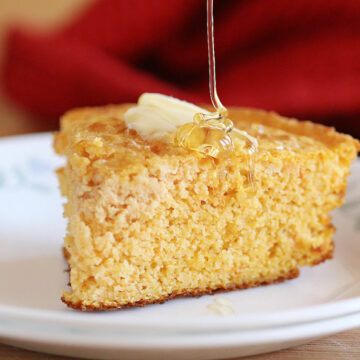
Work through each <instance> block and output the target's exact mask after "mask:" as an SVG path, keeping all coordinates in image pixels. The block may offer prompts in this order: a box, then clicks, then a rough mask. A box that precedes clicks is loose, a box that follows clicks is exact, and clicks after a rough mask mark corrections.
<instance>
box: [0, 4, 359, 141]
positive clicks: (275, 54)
mask: <svg viewBox="0 0 360 360" xmlns="http://www.w3.org/2000/svg"><path fill="white" fill-rule="evenodd" d="M205 11H206V7H205V0H170V1H169V0H152V1H145V0H132V1H128V0H100V1H98V2H96V3H95V4H94V5H92V6H91V7H90V8H89V9H88V10H87V11H86V12H85V13H83V14H82V16H80V17H79V18H78V19H77V20H76V21H75V22H74V23H73V24H71V25H70V26H68V27H67V28H65V29H63V30H62V31H60V32H57V33H53V34H47V35H44V34H38V33H32V32H30V31H29V30H21V29H14V30H13V31H12V32H10V34H9V39H8V48H7V56H6V62H5V67H4V69H3V70H4V71H3V82H4V85H5V90H6V92H7V94H8V95H9V96H10V97H12V98H13V99H14V100H16V101H17V102H18V103H19V104H21V105H22V106H23V107H24V108H26V109H28V110H29V111H31V112H33V113H35V114H38V115H42V117H45V118H47V119H50V118H55V117H58V116H59V115H60V114H62V113H63V112H64V111H66V110H67V109H69V108H72V107H76V106H86V105H98V104H107V103H121V102H129V101H132V102H134V101H136V100H137V97H138V96H139V95H140V94H141V93H143V92H145V91H148V92H160V93H164V94H169V95H173V96H176V97H179V98H182V99H185V100H189V101H193V102H206V103H209V102H210V100H209V93H208V68H207V48H206V13H205ZM215 44H216V64H217V75H218V80H217V81H218V92H219V95H220V98H221V99H222V102H223V103H224V104H225V105H226V106H230V105H242V106H252V107H260V108H265V109H273V110H276V111H278V112H280V113H282V114H286V115H296V116H299V117H310V118H315V119H322V120H325V121H326V122H328V123H331V122H333V123H335V125H338V127H339V128H340V129H342V130H345V131H349V132H352V133H353V134H358V135H359V136H360V119H359V120H358V121H354V119H356V117H357V115H360V1H358V0H347V1H344V0H297V1H289V0H276V1H274V0H251V1H244V0H243V1H239V0H226V1H225V0H223V1H219V0H215ZM337 119H341V121H337V122H336V120H337Z"/></svg>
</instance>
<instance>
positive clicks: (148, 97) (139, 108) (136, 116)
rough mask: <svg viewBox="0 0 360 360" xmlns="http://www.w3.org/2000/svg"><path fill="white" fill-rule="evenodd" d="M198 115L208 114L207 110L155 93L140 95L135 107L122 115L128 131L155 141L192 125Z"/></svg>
mask: <svg viewBox="0 0 360 360" xmlns="http://www.w3.org/2000/svg"><path fill="white" fill-rule="evenodd" d="M198 113H202V114H210V113H209V112H208V111H207V110H205V109H203V108H201V107H199V106H196V105H194V104H191V103H189V102H187V101H183V100H179V99H176V98H174V97H171V96H166V95H162V94H157V93H144V94H142V95H141V96H140V97H139V99H138V103H137V105H136V106H134V107H132V108H130V109H128V110H127V111H126V112H125V114H124V115H123V120H124V121H125V123H126V125H127V127H128V128H129V129H133V130H135V131H136V132H137V133H138V134H139V135H140V136H141V137H142V138H144V139H147V140H157V139H161V138H163V137H165V136H166V135H168V134H170V133H174V132H176V131H177V129H178V128H179V127H180V126H182V125H184V124H187V123H192V122H193V119H194V116H195V115H196V114H198Z"/></svg>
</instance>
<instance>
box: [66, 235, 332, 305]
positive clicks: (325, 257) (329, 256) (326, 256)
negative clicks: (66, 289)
mask: <svg viewBox="0 0 360 360" xmlns="http://www.w3.org/2000/svg"><path fill="white" fill-rule="evenodd" d="M332 244H333V242H332ZM333 246H334V245H332V248H331V249H330V250H329V251H328V252H327V253H326V254H324V255H323V257H322V258H320V259H319V260H318V261H316V262H314V263H313V264H312V265H318V264H320V263H322V262H324V261H326V260H330V259H332V257H333ZM63 254H64V257H65V259H66V260H67V259H68V257H69V254H68V252H67V250H66V249H65V248H63ZM69 271H70V268H69ZM299 275H300V270H299V269H298V268H294V269H292V270H291V271H290V272H289V273H288V274H287V275H286V276H280V277H278V278H277V279H275V280H273V281H263V282H260V281H258V282H254V283H252V284H242V285H235V284H233V285H229V286H227V287H226V288H224V287H219V288H217V289H207V290H203V291H197V290H193V291H184V292H182V293H180V294H177V293H171V294H169V295H168V296H165V297H163V298H162V299H157V300H153V301H145V300H140V301H137V302H134V303H129V304H126V305H121V304H117V305H114V306H100V307H94V306H84V305H82V304H81V303H73V302H71V301H66V300H65V298H64V296H62V297H61V301H62V302H64V303H65V304H66V305H67V306H69V307H71V308H72V309H75V310H81V311H114V310H118V309H128V308H132V307H144V306H146V305H151V304H163V303H164V302H166V301H169V300H172V299H176V298H181V297H200V296H203V295H215V294H218V293H224V292H229V291H234V290H246V289H250V288H254V287H258V286H267V285H272V284H277V283H281V282H284V281H286V280H292V279H296V278H297V277H299ZM68 285H70V283H69V284H68Z"/></svg>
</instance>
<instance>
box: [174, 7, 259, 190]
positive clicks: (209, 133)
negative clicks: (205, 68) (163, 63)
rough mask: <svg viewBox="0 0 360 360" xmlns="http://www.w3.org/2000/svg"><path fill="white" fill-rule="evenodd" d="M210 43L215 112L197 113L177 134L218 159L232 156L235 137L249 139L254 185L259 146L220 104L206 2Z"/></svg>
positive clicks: (211, 17) (178, 138) (183, 142)
mask: <svg viewBox="0 0 360 360" xmlns="http://www.w3.org/2000/svg"><path fill="white" fill-rule="evenodd" d="M207 44H208V61H209V90H210V99H211V102H212V105H213V107H214V108H215V111H214V112H212V113H207V114H202V113H197V114H195V116H194V121H193V122H192V123H187V124H185V125H183V126H182V127H180V129H179V130H178V132H177V134H176V141H177V143H178V144H179V145H181V146H183V147H185V148H188V149H191V150H194V151H197V152H199V153H202V154H204V155H208V156H212V157H215V158H218V157H223V156H227V155H229V154H230V153H231V152H233V151H234V143H233V138H234V137H235V136H240V137H242V138H243V139H245V140H246V144H247V145H246V149H245V151H247V152H248V154H249V182H250V183H251V184H252V185H253V184H254V177H255V153H256V151H257V148H258V143H257V140H256V139H255V138H253V137H252V136H250V135H249V134H248V133H247V132H246V131H243V130H239V129H237V128H235V127H234V124H233V122H232V121H231V119H229V117H228V111H227V109H226V107H225V106H224V105H223V104H222V103H221V101H220V99H219V96H218V94H217V89H216V67H215V41H214V4H213V0H207Z"/></svg>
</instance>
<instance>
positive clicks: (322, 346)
mask: <svg viewBox="0 0 360 360" xmlns="http://www.w3.org/2000/svg"><path fill="white" fill-rule="evenodd" d="M91 1H93V0H61V1H60V0H57V1H49V0H26V1H22V2H21V7H20V6H18V5H19V2H18V1H11V0H0V66H1V60H2V58H3V42H4V32H5V31H4V30H5V28H6V26H7V25H8V24H9V23H11V22H13V21H14V20H15V21H21V22H23V21H25V22H28V23H30V24H31V23H34V22H35V23H36V25H37V26H43V27H49V26H51V27H53V26H57V25H59V24H61V23H62V22H64V21H68V18H69V16H70V15H71V16H73V14H74V13H76V12H77V11H79V9H81V7H82V6H84V5H86V4H87V3H90V2H91ZM42 130H48V129H47V128H46V125H45V126H44V125H41V126H40V125H38V123H36V122H34V121H32V119H31V118H30V116H29V115H28V114H26V113H25V112H23V111H21V110H20V109H18V108H17V107H16V106H15V105H13V104H11V102H10V101H9V100H7V99H6V98H5V97H4V96H3V95H2V94H1V93H0V136H7V135H16V134H22V133H29V132H36V131H42ZM0 359H1V360H19V359H24V360H35V359H36V360H42V359H49V360H50V359H54V360H55V359H58V360H59V359H68V358H65V357H60V356H53V355H47V354H40V353H35V352H31V351H25V350H21V349H17V348H13V347H10V346H6V345H2V344H0ZM250 359H251V360H300V359H301V360H303V359H309V360H352V359H360V329H358V330H352V331H347V332H344V333H341V334H338V335H335V336H331V337H328V338H325V339H321V340H317V341H313V342H311V343H310V344H307V345H302V346H297V347H295V348H292V349H287V350H283V351H280V352H275V353H271V354H264V355H258V356H253V357H251V358H250Z"/></svg>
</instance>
